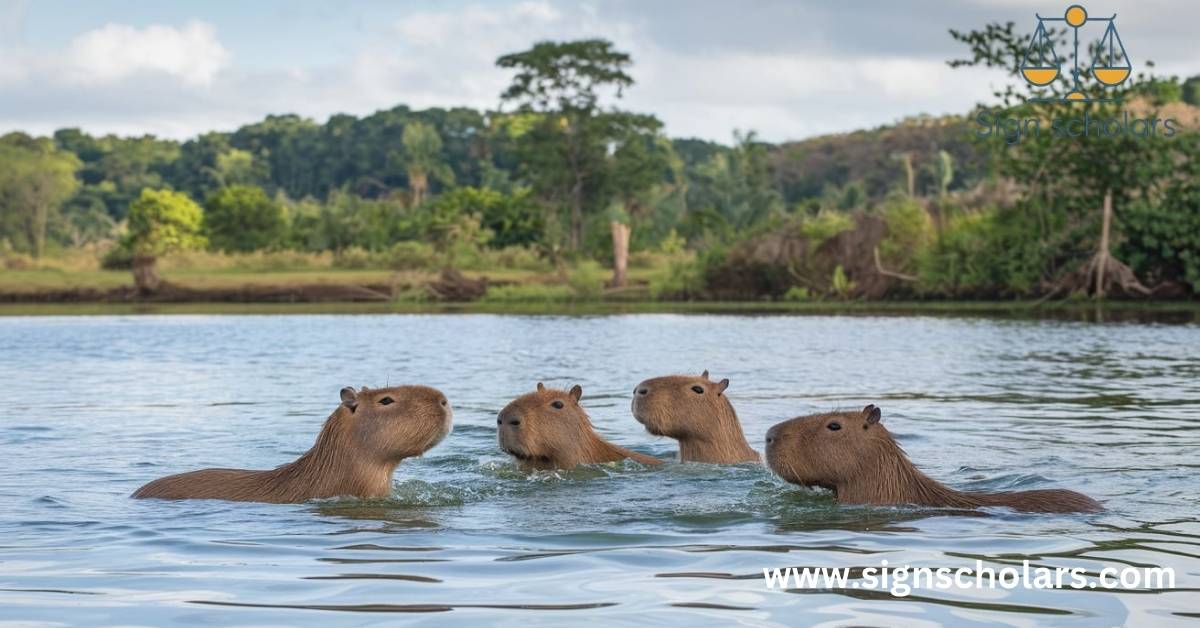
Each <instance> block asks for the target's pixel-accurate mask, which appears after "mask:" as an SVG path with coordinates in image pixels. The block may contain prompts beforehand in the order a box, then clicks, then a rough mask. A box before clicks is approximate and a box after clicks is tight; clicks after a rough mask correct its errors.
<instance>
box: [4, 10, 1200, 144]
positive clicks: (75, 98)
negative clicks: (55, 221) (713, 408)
mask: <svg viewBox="0 0 1200 628" xmlns="http://www.w3.org/2000/svg"><path fill="white" fill-rule="evenodd" d="M5 1H6V0H0V33H4V34H5V35H6V37H4V39H3V40H0V48H5V49H3V50H0V58H3V59H4V62H3V63H0V89H3V97H2V98H0V132H3V131H4V130H7V129H10V128H19V129H24V130H28V131H32V132H37V133H47V132H50V131H53V130H54V129H56V128H59V127H65V126H82V127H83V128H85V129H88V130H89V131H93V132H119V133H137V134H140V133H146V132H150V133H156V134H160V135H167V136H170V137H177V138H182V137H188V136H193V135H196V134H198V133H201V132H204V131H208V130H214V129H223V130H231V129H233V128H236V127H237V126H239V125H241V124H246V123H250V122H254V121H257V120H260V119H262V118H263V117H264V116H266V115H268V114H278V113H298V114H300V115H304V116H308V117H312V118H315V119H317V120H319V121H323V120H324V119H326V118H327V117H328V116H330V115H332V114H335V113H343V112H344V113H351V114H354V115H367V114H370V113H372V112H373V111H376V110H378V109H385V108H391V107H394V106H396V105H400V104H404V105H408V106H411V107H415V108H424V107H432V106H441V107H453V106H469V107H475V108H483V109H492V108H495V107H497V106H498V105H499V104H500V101H499V94H500V92H501V91H502V90H503V89H504V88H505V86H506V85H507V84H508V82H509V80H510V78H511V74H510V73H509V72H508V71H505V70H502V69H500V68H497V67H496V66H495V60H496V58H497V57H499V56H500V55H503V54H505V53H509V52H514V51H518V50H524V49H527V48H528V47H529V46H531V45H532V44H533V43H534V42H537V41H540V40H546V39H554V40H567V39H578V38H584V37H603V38H606V39H610V40H612V41H613V42H614V43H615V44H616V46H617V47H618V48H619V49H621V50H625V51H628V52H630V53H631V54H632V56H633V59H634V66H633V68H632V70H631V72H632V74H633V76H634V78H635V79H636V81H637V82H636V84H635V85H634V86H633V87H632V88H631V89H629V90H627V91H626V93H625V98H624V99H623V100H621V101H619V105H620V106H621V107H624V108H627V109H631V110H635V111H641V112H647V113H653V114H656V115H658V116H659V117H660V118H661V119H663V121H664V122H665V123H666V130H667V132H668V133H669V134H671V135H672V136H694V137H702V138H706V139H716V140H720V141H728V140H729V139H730V137H731V131H732V130H733V129H742V130H757V131H758V132H759V134H760V136H761V137H763V138H764V139H767V140H771V141H785V140H789V139H799V138H803V137H808V136H812V135H815V134H824V133H833V132H842V131H850V130H854V129H858V128H863V127H873V126H877V125H880V124H886V123H890V122H893V121H896V120H897V119H899V118H901V117H903V116H905V115H909V114H916V113H931V114H942V113H962V112H965V111H967V110H968V109H970V107H971V106H972V105H974V104H975V103H977V102H980V101H987V100H989V99H990V96H991V93H992V87H993V85H1000V84H1002V83H1004V82H1007V81H1009V80H1011V79H1010V78H1009V77H1006V76H1003V75H1002V74H1000V73H994V72H988V71H984V70H981V69H977V68H972V69H959V70H953V69H950V68H948V67H947V66H946V65H945V60H946V59H948V58H951V57H955V56H961V55H962V54H964V52H965V49H964V48H963V47H962V45H961V44H958V43H956V42H954V41H952V40H951V39H950V37H949V36H948V35H947V33H946V29H947V28H950V27H955V28H960V29H970V28H978V27H981V26H982V25H983V24H985V23H987V22H989V21H997V20H998V21H1005V20H1009V19H1012V20H1016V21H1017V23H1018V26H1019V27H1020V26H1021V25H1029V26H1032V19H1033V18H1032V15H1033V12H1034V11H1035V10H1037V8H1038V6H1039V5H1038V4H1037V3H1036V2H1035V0H974V1H973V2H954V3H951V2H938V1H937V0H912V2H911V3H888V2H866V1H865V0H864V2H861V3H858V2H856V3H849V4H847V3H828V2H823V1H820V2H801V1H800V0H760V1H758V2H756V3H754V4H753V9H752V10H751V9H747V8H745V7H743V6H741V5H738V4H736V3H728V2H717V1H713V2H698V1H696V0H662V1H656V2H643V1H640V0H636V1H635V0H606V1H605V2H603V3H595V4H587V3H582V2H568V1H565V0H563V1H555V0H523V1H519V2H499V1H496V2H478V1H477V2H475V3H473V4H472V3H467V4H461V3H444V4H435V5H431V6H430V7H427V8H419V9H413V8H410V5H406V4H402V3H380V4H377V3H363V4H357V3H347V4H346V6H345V7H344V11H342V12H341V13H339V14H344V15H347V16H350V19H349V20H348V22H346V23H338V22H334V21H331V20H332V18H322V20H324V21H320V23H319V26H318V29H319V30H324V31H327V32H326V34H327V35H328V37H313V36H308V35H309V34H307V33H306V34H305V36H302V35H301V34H300V32H299V31H292V30H289V28H291V27H292V26H293V25H292V24H291V23H289V22H288V21H287V17H286V16H284V15H280V14H277V13H274V12H267V13H265V14H264V15H262V16H259V17H255V15H254V11H253V8H251V7H247V8H245V9H239V10H238V11H237V12H236V15H233V16H228V15H225V16H222V15H219V12H217V11H215V10H213V11H211V12H208V13H205V11H206V9H205V8H204V5H187V6H186V8H178V9H173V10H177V11H178V12H183V11H198V12H200V13H197V14H195V15H192V14H187V13H185V14H183V15H180V16H178V19H177V20H175V21H173V22H172V23H171V24H167V23H160V24H153V25H149V26H132V25H130V24H128V23H122V21H121V20H120V19H117V18H118V17H119V16H114V15H106V19H111V20H115V21H113V22H112V23H108V24H104V23H99V24H95V25H93V28H92V29H91V30H89V31H87V32H83V33H80V34H79V35H77V36H75V37H74V38H73V39H69V40H68V41H67V42H66V43H65V44H62V45H60V46H59V47H58V48H44V47H43V48H34V47H31V46H30V45H29V44H27V43H22V41H23V39H22V32H21V29H20V28H19V22H20V21H21V20H22V15H23V14H33V13H36V12H37V11H39V10H42V9H40V7H42V6H45V5H39V4H37V3H29V4H25V3H24V2H20V1H14V0H7V2H8V4H7V5H6V4H4V3H5ZM1164 1H1165V0H1147V4H1148V6H1149V5H1150V4H1151V3H1156V2H1164ZM131 6H132V5H131ZM171 6H175V5H171ZM180 6H182V5H180ZM5 7H8V8H9V9H10V10H8V11H5V10H4V8H5ZM1197 7H1200V5H1197ZM131 11H132V9H131ZM1184 12H1185V13H1187V14H1188V15H1189V16H1190V15H1192V14H1197V15H1198V16H1200V8H1196V9H1187V10H1185V11H1184ZM135 15H136V14H135ZM1162 15H1163V12H1162V11H1153V10H1138V11H1132V10H1130V11H1127V12H1126V13H1122V20H1123V21H1122V24H1121V26H1122V31H1121V32H1122V36H1123V37H1125V38H1126V44H1127V45H1129V46H1132V48H1131V49H1130V51H1131V55H1132V57H1133V58H1134V60H1135V63H1137V62H1139V60H1142V59H1147V58H1151V57H1153V58H1155V59H1156V60H1158V61H1160V62H1166V61H1171V60H1173V61H1175V62H1176V63H1177V64H1178V65H1176V64H1171V65H1170V71H1174V72H1178V73H1180V74H1184V75H1187V74H1194V73H1195V72H1197V71H1200V67H1197V66H1196V57H1195V56H1194V55H1189V54H1185V53H1183V52H1180V51H1181V50H1182V51H1186V50H1190V49H1191V48H1190V47H1192V46H1193V44H1192V43H1191V42H1192V36H1191V33H1190V30H1189V28H1188V25H1189V24H1191V23H1192V22H1191V21H1188V20H1186V19H1164V18H1163V17H1162ZM6 16H7V17H6ZM222 17H224V19H227V20H231V21H229V22H222V21H221V19H222ZM917 18H920V19H917ZM233 20H236V23H235V22H233ZM255 20H259V21H255ZM1126 20H1127V21H1126ZM133 21H134V18H133V17H129V18H128V19H126V20H125V22H133ZM168 21H170V20H168ZM14 24H18V26H15V27H14V26H13V25H14ZM349 24H353V25H354V26H350V25H349ZM1126 24H1128V33H1126ZM898 25H903V27H902V28H901V27H899V26H898ZM338 29H342V30H338ZM339 34H340V35H341V37H340V38H339ZM251 37H257V38H258V40H255V41H248V39H247V38H251ZM264 38H265V39H267V40H269V43H270V44H271V45H269V46H264V45H263V40H264ZM26 39H31V40H32V39H34V38H33V37H27V38H26ZM5 42H8V43H5ZM14 42H15V43H14ZM295 42H302V43H300V44H297V43H295ZM296 45H302V46H306V47H307V48H306V51H305V52H306V54H304V55H299V54H295V53H296V50H295V49H294V48H289V46H296ZM302 58H303V59H306V60H304V61H302V60H301V59H302ZM1166 65H1167V64H1166V63H1164V66H1163V67H1165V66H1166Z"/></svg>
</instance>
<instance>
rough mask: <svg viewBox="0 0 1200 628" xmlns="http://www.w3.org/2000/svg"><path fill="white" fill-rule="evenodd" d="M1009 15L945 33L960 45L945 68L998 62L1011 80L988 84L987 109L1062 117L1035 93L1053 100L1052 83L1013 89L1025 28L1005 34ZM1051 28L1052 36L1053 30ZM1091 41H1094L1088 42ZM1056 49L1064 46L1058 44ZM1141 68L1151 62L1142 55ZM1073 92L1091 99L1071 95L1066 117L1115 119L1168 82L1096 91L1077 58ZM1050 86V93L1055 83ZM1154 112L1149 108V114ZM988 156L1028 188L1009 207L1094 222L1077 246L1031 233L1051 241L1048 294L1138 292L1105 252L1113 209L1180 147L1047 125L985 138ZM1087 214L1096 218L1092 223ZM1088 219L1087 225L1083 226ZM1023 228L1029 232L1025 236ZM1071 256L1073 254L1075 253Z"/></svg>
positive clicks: (1135, 82)
mask: <svg viewBox="0 0 1200 628" xmlns="http://www.w3.org/2000/svg"><path fill="white" fill-rule="evenodd" d="M1013 28H1014V26H1013V24H1012V23H1011V22H1010V23H1008V24H1005V25H1000V24H990V25H988V26H986V27H985V28H984V29H982V30H976V31H971V32H966V33H963V32H958V31H953V30H952V31H950V34H951V36H952V37H953V38H954V39H956V40H958V41H960V42H962V43H964V44H965V45H966V46H967V47H968V49H969V50H970V58H968V59H958V60H953V61H951V62H950V65H951V66H952V67H976V66H984V67H990V68H1001V69H1005V70H1007V71H1008V72H1009V73H1010V75H1011V76H1012V77H1013V81H1012V83H1009V84H1006V85H1005V86H1003V87H1002V88H1000V89H999V90H997V91H996V93H995V96H996V97H997V98H998V100H999V101H1000V102H1001V103H1003V106H1002V107H1000V108H995V109H992V110H991V111H990V113H991V114H992V115H993V116H994V117H995V116H999V117H1001V118H1002V119H1007V118H1015V119H1017V120H1018V121H1020V120H1027V119H1038V120H1052V119H1054V118H1056V117H1058V116H1062V115H1063V113H1064V111H1063V105H1062V104H1059V103H1057V102H1054V101H1046V100H1039V99H1038V97H1044V96H1054V97H1056V98H1062V97H1064V96H1065V93H1061V92H1062V90H1061V87H1058V86H1056V87H1053V88H1048V89H1035V88H1029V87H1028V86H1026V88H1020V87H1017V86H1018V85H1025V81H1024V80H1023V79H1021V78H1020V71H1021V70H1020V65H1021V60H1022V59H1023V58H1024V55H1025V50H1026V48H1027V46H1028V43H1029V41H1030V40H1031V36H1030V35H1023V34H1019V33H1016V32H1014V30H1013ZM1055 36H1061V34H1059V35H1055ZM1092 47H1093V48H1094V47H1095V44H1093V45H1092ZM1059 48H1060V49H1065V48H1066V46H1061V45H1060V46H1059ZM1062 63H1063V64H1064V66H1066V65H1070V64H1073V63H1074V53H1071V55H1069V56H1067V57H1066V58H1064V59H1063V61H1062ZM1147 65H1148V66H1151V65H1152V64H1150V63H1147ZM1081 66H1083V67H1082V69H1081V76H1082V81H1083V83H1082V90H1083V93H1084V95H1085V96H1088V97H1090V98H1094V99H1095V102H1086V103H1075V104H1072V105H1070V109H1068V110H1067V112H1069V113H1070V115H1073V116H1080V117H1082V116H1084V115H1087V116H1088V117H1090V118H1091V119H1092V120H1108V119H1114V118H1115V119H1120V118H1121V117H1122V113H1123V112H1122V110H1121V105H1120V103H1121V102H1122V101H1129V100H1133V99H1135V98H1142V99H1143V100H1146V101H1148V102H1150V103H1151V104H1154V103H1155V102H1157V101H1158V100H1160V99H1161V98H1163V97H1164V96H1163V94H1169V93H1171V92H1172V90H1171V89H1169V88H1167V89H1164V87H1163V81H1162V80H1160V79H1156V78H1154V77H1153V76H1148V75H1146V74H1144V73H1143V74H1139V75H1138V76H1137V77H1136V78H1132V79H1130V80H1128V81H1126V83H1125V84H1123V85H1121V86H1118V87H1112V88H1108V89H1105V88H1104V87H1103V86H1100V85H1096V84H1095V82H1094V81H1090V80H1089V79H1090V75H1091V74H1090V73H1091V70H1090V69H1088V68H1087V66H1086V65H1084V64H1082V63H1081ZM1055 90H1057V91H1055ZM1151 117H1154V116H1151ZM990 148H991V149H992V150H991V153H992V157H993V159H994V161H995V164H996V165H997V168H998V170H999V172H1000V174H1002V175H1003V176H1006V177H1009V178H1012V179H1014V180H1016V181H1020V182H1021V183H1022V185H1024V186H1025V187H1026V188H1027V189H1028V190H1029V192H1028V194H1027V197H1026V200H1025V203H1024V204H1023V205H1022V206H1021V207H1020V208H1018V211H1042V212H1049V213H1052V214H1059V215H1062V216H1064V217H1066V218H1067V220H1068V222H1067V224H1068V226H1069V227H1070V228H1071V229H1072V230H1080V229H1082V228H1084V227H1088V228H1090V229H1095V231H1093V233H1096V235H1097V236H1098V237H1097V241H1096V242H1095V243H1094V244H1093V245H1092V246H1091V247H1090V251H1089V250H1088V249H1087V248H1082V247H1078V246H1076V243H1077V242H1078V241H1079V238H1077V237H1071V236H1072V235H1073V234H1069V233H1063V232H1061V231H1050V230H1049V229H1047V228H1043V231H1042V233H1040V234H1036V235H1038V236H1040V239H1041V240H1042V242H1041V244H1043V245H1046V244H1050V245H1052V246H1048V247H1044V248H1048V249H1050V248H1054V249H1057V251H1056V253H1055V255H1053V256H1051V257H1048V258H1047V259H1046V260H1045V262H1046V265H1047V268H1046V275H1047V279H1049V278H1050V277H1051V276H1052V275H1058V277H1057V279H1056V280H1055V281H1054V284H1053V286H1052V287H1051V288H1050V291H1051V293H1058V292H1074V291H1077V290H1086V291H1088V292H1090V293H1091V294H1092V295H1093V296H1095V297H1096V298H1103V297H1104V296H1105V295H1106V293H1108V292H1109V291H1111V290H1113V289H1119V290H1121V291H1123V292H1127V293H1143V294H1145V293H1148V292H1149V290H1148V289H1147V288H1146V287H1145V286H1144V285H1142V284H1141V282H1140V281H1139V280H1138V279H1137V277H1136V275H1135V274H1134V273H1133V271H1132V270H1131V269H1130V268H1129V267H1128V266H1127V265H1125V264H1124V263H1123V262H1121V261H1120V260H1118V259H1116V258H1115V257H1114V256H1113V254H1112V248H1113V242H1114V240H1115V239H1116V238H1115V237H1114V235H1113V233H1112V225H1113V224H1114V216H1116V220H1117V221H1119V220H1120V217H1121V216H1120V214H1121V212H1122V211H1123V210H1124V208H1125V207H1126V206H1127V205H1128V204H1129V203H1130V202H1131V201H1133V200H1134V199H1138V198H1143V197H1146V196H1147V195H1149V194H1150V193H1151V192H1152V191H1153V189H1154V188H1156V187H1157V186H1159V185H1160V184H1161V183H1162V182H1163V181H1164V180H1166V179H1168V178H1170V177H1172V176H1174V174H1173V173H1174V171H1175V162H1176V161H1177V160H1178V159H1179V158H1181V157H1182V158H1187V157H1186V156H1185V155H1184V156H1181V155H1177V154H1176V152H1177V149H1176V148H1174V147H1172V146H1171V140H1168V139H1165V138H1163V137H1160V136H1158V135H1157V134H1155V135H1152V136H1150V135H1148V136H1147V137H1135V136H1132V135H1129V134H1119V135H1115V136H1114V135H1108V134H1103V133H1102V134H1099V135H1098V136H1092V135H1090V134H1089V136H1088V137H1086V138H1080V139H1078V141H1070V140H1064V139H1063V138H1061V137H1058V136H1057V134H1055V133H1048V132H1046V133H1040V134H1033V133H1030V134H1027V135H1025V136H1023V137H1022V138H1021V143H1020V147H1019V150H1010V148H1012V147H1009V146H1007V145H1006V144H1005V143H1004V142H992V143H991V145H990ZM1055 222H1056V221H1055V220H1053V216H1046V215H1043V216H1042V219H1041V220H1040V223H1041V224H1043V225H1047V226H1049V225H1052V224H1055ZM1096 222H1099V223H1100V224H1099V225H1098V227H1099V228H1098V229H1097V228H1096V227H1097V225H1096V224H1095V223H1096ZM1088 223H1090V224H1088ZM1030 235H1031V236H1033V235H1035V234H1030ZM1085 256H1086V258H1085V259H1083V260H1079V258H1081V257H1085ZM1068 261H1082V264H1079V265H1078V266H1077V267H1076V268H1075V269H1069V268H1068V272H1065V273H1064V272H1062V271H1061V269H1060V268H1058V267H1057V266H1059V265H1060V264H1062V265H1065V264H1063V262H1068Z"/></svg>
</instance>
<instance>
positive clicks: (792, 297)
mask: <svg viewBox="0 0 1200 628" xmlns="http://www.w3.org/2000/svg"><path fill="white" fill-rule="evenodd" d="M838 268H841V266H839V267H838ZM783 300H784V301H791V302H793V303H799V302H802V301H811V300H812V294H811V293H810V292H809V291H808V288H805V287H803V286H792V287H791V288H788V291H787V292H785V293H784V294H783Z"/></svg>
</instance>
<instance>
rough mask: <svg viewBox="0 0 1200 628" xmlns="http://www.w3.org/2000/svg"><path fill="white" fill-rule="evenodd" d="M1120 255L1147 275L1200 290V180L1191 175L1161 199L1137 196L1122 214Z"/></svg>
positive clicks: (1120, 221) (1118, 253)
mask: <svg viewBox="0 0 1200 628" xmlns="http://www.w3.org/2000/svg"><path fill="white" fill-rule="evenodd" d="M1118 218H1119V220H1118V222H1119V223H1120V225H1121V230H1122V231H1123V232H1124V234H1125V241H1124V242H1122V243H1121V245H1120V247H1119V249H1118V252H1117V255H1118V257H1120V258H1121V259H1123V260H1124V261H1125V262H1126V263H1128V264H1129V265H1130V267H1132V268H1133V269H1134V270H1136V271H1138V273H1139V274H1141V275H1143V276H1149V275H1154V276H1153V277H1152V279H1155V280H1162V279H1167V280H1172V281H1181V282H1183V283H1186V284H1188V285H1189V286H1190V287H1191V289H1192V292H1194V293H1200V184H1198V183H1197V182H1196V181H1195V179H1191V178H1188V179H1186V180H1182V181H1180V182H1179V183H1177V184H1176V185H1174V186H1172V187H1171V188H1168V190H1167V191H1166V193H1165V194H1164V196H1163V198H1162V199H1161V200H1153V201H1152V200H1147V199H1136V200H1134V201H1131V202H1130V203H1129V205H1128V206H1127V207H1126V208H1124V211H1122V212H1120V213H1119V214H1118Z"/></svg>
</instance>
